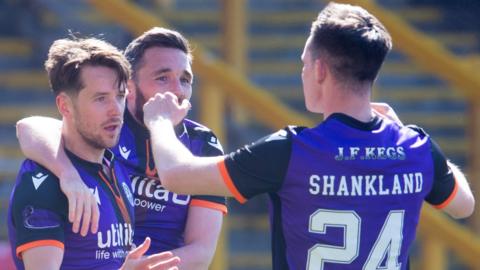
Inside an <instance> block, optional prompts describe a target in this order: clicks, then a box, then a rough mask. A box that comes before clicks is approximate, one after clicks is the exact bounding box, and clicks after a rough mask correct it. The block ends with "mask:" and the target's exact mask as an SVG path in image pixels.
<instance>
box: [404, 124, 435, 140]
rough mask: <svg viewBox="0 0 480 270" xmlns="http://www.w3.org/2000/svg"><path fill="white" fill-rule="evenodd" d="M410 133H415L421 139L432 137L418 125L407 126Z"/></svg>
mask: <svg viewBox="0 0 480 270" xmlns="http://www.w3.org/2000/svg"><path fill="white" fill-rule="evenodd" d="M405 128H407V129H408V130H409V131H410V132H413V133H415V134H416V135H418V136H420V137H421V138H425V137H430V136H429V135H428V133H427V132H426V131H425V130H424V129H423V128H421V127H419V126H416V125H407V126H405Z"/></svg>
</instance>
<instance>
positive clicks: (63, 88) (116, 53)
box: [45, 37, 130, 95]
mask: <svg viewBox="0 0 480 270" xmlns="http://www.w3.org/2000/svg"><path fill="white" fill-rule="evenodd" d="M87 65H90V66H105V67H109V68H112V69H113V70H115V71H116V73H117V80H118V86H119V88H120V89H121V91H125V89H124V87H122V85H126V83H127V81H128V79H129V78H130V64H129V63H128V61H127V59H126V58H125V56H123V54H122V52H121V51H120V50H118V49H117V48H116V47H115V46H113V45H111V44H110V43H108V42H106V41H103V40H100V39H96V38H85V39H82V38H76V37H71V38H65V39H59V40H56V41H55V42H54V43H53V44H52V46H50V50H49V52H48V59H47V61H45V69H46V71H47V73H48V78H49V80H50V87H51V89H52V91H53V92H54V93H55V95H58V94H59V93H60V92H67V93H70V94H74V95H76V94H78V92H79V91H80V90H81V89H82V88H83V87H84V83H83V82H82V80H81V77H80V72H81V69H82V67H84V66H87Z"/></svg>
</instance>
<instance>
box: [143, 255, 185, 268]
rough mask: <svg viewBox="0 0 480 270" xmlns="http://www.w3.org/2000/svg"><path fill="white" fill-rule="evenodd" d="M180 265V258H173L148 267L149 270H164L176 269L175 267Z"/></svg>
mask: <svg viewBox="0 0 480 270" xmlns="http://www.w3.org/2000/svg"><path fill="white" fill-rule="evenodd" d="M179 263H180V258H179V257H173V258H170V259H168V260H163V261H161V262H158V263H156V264H154V265H152V266H150V268H149V269H153V270H166V269H172V268H173V269H178V268H177V267H176V266H177V265H178V264H179Z"/></svg>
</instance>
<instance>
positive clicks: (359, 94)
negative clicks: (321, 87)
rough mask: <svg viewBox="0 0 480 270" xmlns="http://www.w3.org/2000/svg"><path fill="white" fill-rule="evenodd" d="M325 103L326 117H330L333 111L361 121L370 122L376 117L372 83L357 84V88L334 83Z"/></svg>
mask: <svg viewBox="0 0 480 270" xmlns="http://www.w3.org/2000/svg"><path fill="white" fill-rule="evenodd" d="M329 89H331V90H332V91H329V92H328V93H327V95H329V97H328V98H326V99H325V103H326V104H323V105H324V106H323V108H324V110H323V114H324V118H325V119H326V118H328V116H330V115H331V114H333V113H343V114H346V115H348V116H351V117H353V118H355V119H357V120H359V121H361V122H370V121H371V120H372V118H373V117H374V114H373V112H372V108H371V106H370V98H371V85H370V84H364V85H357V86H355V88H352V87H348V86H343V85H341V84H338V83H337V84H336V85H333V86H332V87H331V88H329Z"/></svg>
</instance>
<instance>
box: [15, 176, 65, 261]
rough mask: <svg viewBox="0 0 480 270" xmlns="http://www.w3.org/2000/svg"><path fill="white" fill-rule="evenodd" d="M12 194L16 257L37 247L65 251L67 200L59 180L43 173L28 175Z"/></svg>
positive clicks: (21, 179) (21, 178) (21, 180)
mask: <svg viewBox="0 0 480 270" xmlns="http://www.w3.org/2000/svg"><path fill="white" fill-rule="evenodd" d="M18 177H19V178H20V180H19V182H18V185H17V186H16V188H15V190H14V192H13V194H12V201H11V207H12V211H11V213H12V217H11V218H12V221H13V226H14V228H15V237H16V243H12V244H14V245H15V248H16V254H17V256H19V257H20V255H21V252H23V251H25V250H27V249H30V248H33V247H37V246H57V247H59V248H62V249H63V248H64V244H63V243H64V240H65V236H64V227H65V224H66V222H67V211H68V209H67V207H68V205H67V199H66V197H65V195H63V193H61V190H60V187H59V184H58V179H57V178H56V177H54V176H53V174H51V173H47V172H46V171H27V172H23V173H22V174H21V175H19V176H18Z"/></svg>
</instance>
